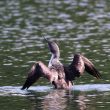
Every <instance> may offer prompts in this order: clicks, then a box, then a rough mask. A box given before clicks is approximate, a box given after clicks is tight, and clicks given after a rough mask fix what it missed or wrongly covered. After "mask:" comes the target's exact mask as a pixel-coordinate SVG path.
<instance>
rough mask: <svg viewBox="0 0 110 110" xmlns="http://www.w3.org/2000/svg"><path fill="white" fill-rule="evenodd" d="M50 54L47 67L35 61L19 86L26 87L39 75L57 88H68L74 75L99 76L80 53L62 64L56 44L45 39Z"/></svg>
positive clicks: (90, 63) (91, 64)
mask: <svg viewBox="0 0 110 110" xmlns="http://www.w3.org/2000/svg"><path fill="white" fill-rule="evenodd" d="M45 40H46V42H47V43H48V47H49V49H50V52H51V54H52V56H51V59H50V61H49V64H48V67H47V66H46V65H45V64H44V63H43V62H41V61H38V62H35V64H34V65H33V66H32V68H31V70H30V71H29V73H28V76H27V79H26V81H25V83H24V85H23V87H22V88H21V89H22V90H23V89H28V88H29V87H30V86H31V85H32V84H33V83H35V82H36V81H37V80H38V79H39V78H40V77H44V78H47V79H48V80H49V81H50V83H51V84H52V85H53V86H54V87H55V88H58V89H70V88H71V87H72V85H73V83H72V81H73V80H75V78H76V77H80V76H81V75H83V74H84V71H86V72H88V73H89V74H91V75H92V76H94V77H96V78H97V79H100V78H101V75H100V73H99V71H98V70H97V69H96V68H95V67H94V65H93V63H92V62H91V61H90V60H89V59H87V58H86V57H85V56H83V55H81V54H75V55H74V58H73V60H72V62H71V64H70V65H68V66H65V65H63V64H62V63H61V62H60V60H59V58H60V51H59V47H58V45H57V44H56V43H55V42H53V41H49V40H47V39H45Z"/></svg>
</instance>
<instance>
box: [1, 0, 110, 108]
mask: <svg viewBox="0 0 110 110" xmlns="http://www.w3.org/2000/svg"><path fill="white" fill-rule="evenodd" d="M109 6H110V2H109V0H95V1H93V0H60V1H58V0H55V1H54V0H18V1H15V0H11V1H9V0H1V1H0V16H1V17H0V89H1V90H0V107H1V109H2V110H12V109H14V110H45V109H47V110H73V109H75V110H85V109H87V110H98V109H99V110H103V109H107V110H109V104H110V100H109V95H110V92H109V87H108V85H109V82H110V78H109V77H110V74H109V70H110V69H109V68H110V63H109V62H110V37H109V36H110V8H109ZM41 36H45V37H46V38H49V39H51V40H57V42H58V44H59V47H60V51H61V59H60V60H61V61H62V62H63V63H65V64H69V63H70V62H71V60H72V58H73V54H74V53H77V52H79V53H83V54H84V55H85V56H86V57H88V58H89V59H90V60H92V61H93V63H94V64H95V65H96V67H97V68H98V70H99V71H100V72H101V74H102V77H103V79H101V80H96V79H95V78H93V77H91V76H90V75H89V74H87V73H85V75H84V76H82V77H81V78H79V79H77V80H76V81H75V85H76V86H77V89H78V90H74V89H73V90H72V91H65V90H54V89H52V88H51V86H50V84H49V83H48V82H47V80H44V79H40V80H39V81H38V82H37V83H36V84H35V85H37V87H36V89H38V87H39V86H40V88H39V89H40V90H39V89H38V91H37V90H36V89H35V88H34V89H35V90H33V89H32V90H31V88H30V90H29V91H21V90H20V87H21V86H22V84H23V83H24V81H25V77H26V75H27V72H28V71H29V69H30V67H31V66H32V65H33V63H34V62H35V61H39V60H40V61H43V62H44V63H45V64H48V61H49V58H50V53H49V51H48V48H47V44H46V43H45V42H44V40H43V38H42V37H41ZM84 84H86V85H84ZM88 84H90V85H91V86H89V91H87V89H88ZM94 84H96V85H94ZM103 84H107V85H106V86H105V85H104V86H103ZM35 85H34V87H35ZM48 87H49V88H48ZM101 87H102V88H101ZM42 88H43V91H42V90H41V89H42ZM80 88H83V89H84V91H82V90H81V89H80ZM100 88H101V89H100ZM48 89H49V90H48ZM13 91H14V93H13Z"/></svg>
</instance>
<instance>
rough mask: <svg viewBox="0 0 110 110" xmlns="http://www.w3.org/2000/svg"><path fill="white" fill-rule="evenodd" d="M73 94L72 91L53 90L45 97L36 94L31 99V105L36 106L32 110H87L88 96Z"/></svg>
mask: <svg viewBox="0 0 110 110" xmlns="http://www.w3.org/2000/svg"><path fill="white" fill-rule="evenodd" d="M73 92H74V91H70V90H52V91H50V92H49V93H48V94H47V95H45V96H42V95H38V94H39V93H38V94H37V93H35V94H34V97H29V100H31V103H32V104H34V105H33V106H32V108H31V110H38V109H40V110H67V109H74V110H86V109H87V103H86V102H87V100H88V99H87V97H86V95H85V94H84V93H82V92H81V93H78V94H77V93H73ZM41 94H42V93H41ZM44 94H45V93H44ZM39 96H40V97H39Z"/></svg>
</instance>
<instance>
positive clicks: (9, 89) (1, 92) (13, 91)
mask: <svg viewBox="0 0 110 110" xmlns="http://www.w3.org/2000/svg"><path fill="white" fill-rule="evenodd" d="M51 90H52V87H51V86H32V87H30V88H29V90H21V86H1V87H0V96H27V95H28V96H31V95H32V94H31V92H32V91H34V92H48V91H51ZM72 90H74V91H94V90H96V91H110V84H85V85H75V86H73V88H72Z"/></svg>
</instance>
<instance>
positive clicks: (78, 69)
mask: <svg viewBox="0 0 110 110" xmlns="http://www.w3.org/2000/svg"><path fill="white" fill-rule="evenodd" d="M68 69H69V71H68V72H70V74H69V73H68V74H69V79H70V80H74V79H75V77H79V76H81V75H82V74H83V73H84V71H87V72H88V73H89V74H91V75H92V76H94V77H96V78H97V79H99V78H101V75H100V73H99V71H98V70H97V69H96V68H95V66H94V65H93V63H92V62H91V61H90V60H89V59H87V58H86V57H84V56H83V55H81V54H75V55H74V58H73V61H72V63H71V64H70V65H69V67H68Z"/></svg>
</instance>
